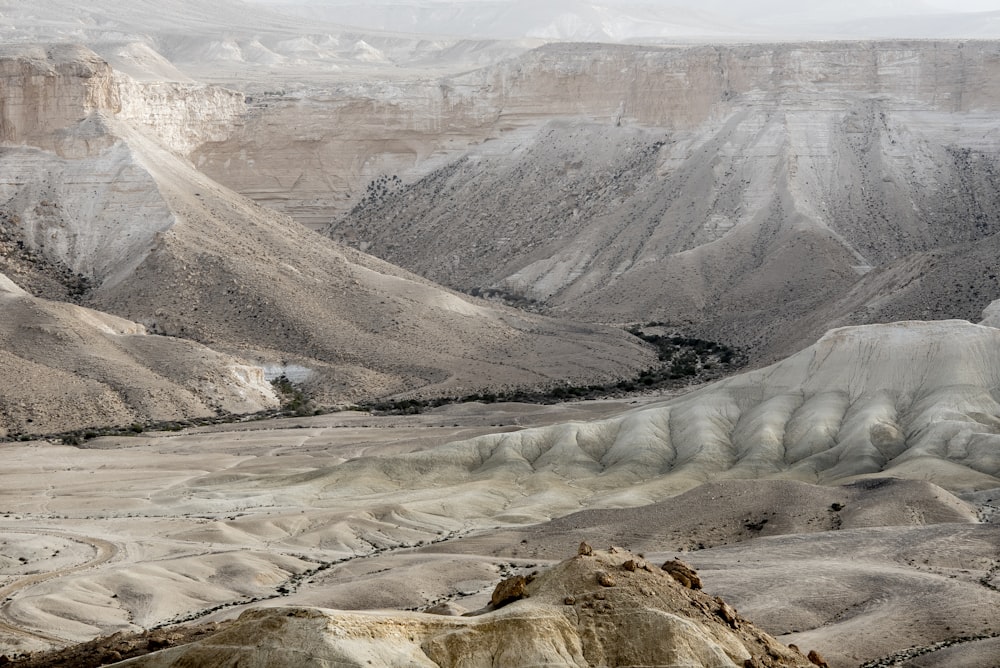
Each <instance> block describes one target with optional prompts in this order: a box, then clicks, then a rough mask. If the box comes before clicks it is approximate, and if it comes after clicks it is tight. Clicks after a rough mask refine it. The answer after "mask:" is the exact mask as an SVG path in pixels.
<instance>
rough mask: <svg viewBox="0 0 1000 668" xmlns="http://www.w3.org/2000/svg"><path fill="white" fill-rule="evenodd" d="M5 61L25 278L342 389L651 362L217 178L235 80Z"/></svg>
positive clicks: (477, 382)
mask: <svg viewBox="0 0 1000 668" xmlns="http://www.w3.org/2000/svg"><path fill="white" fill-rule="evenodd" d="M0 70H2V72H3V74H4V75H5V79H4V81H5V88H4V92H5V95H4V101H3V106H2V107H0V127H2V129H3V137H4V140H5V144H4V147H3V149H2V152H0V163H2V165H3V172H2V173H3V176H2V177H0V192H2V194H3V202H4V203H3V207H2V211H0V223H2V227H3V238H4V239H6V241H7V244H6V245H7V248H8V249H10V250H11V255H12V256H13V257H12V258H9V259H7V260H5V262H6V263H7V264H8V265H10V266H11V267H12V268H15V269H18V270H19V272H20V273H15V274H11V277H12V278H13V279H15V280H16V279H17V277H18V276H21V275H23V276H25V283H26V285H28V286H29V287H30V286H31V285H35V284H37V285H39V286H41V287H44V288H46V289H48V290H50V291H54V292H56V293H58V290H57V289H56V288H54V287H52V286H53V285H54V284H58V283H59V279H60V277H64V278H65V277H69V278H70V279H71V283H72V288H73V291H75V292H74V293H75V294H76V296H77V298H79V299H81V300H82V302H83V303H86V304H87V305H89V306H92V307H94V308H98V309H100V310H103V311H106V312H110V313H115V314H118V315H120V316H123V317H126V318H129V319H131V320H133V321H137V322H140V323H142V324H143V325H144V326H146V327H147V328H148V329H149V330H150V331H152V332H155V333H161V334H167V335H171V336H180V337H183V338H187V339H194V340H197V341H200V342H202V343H204V344H207V345H211V346H212V347H213V348H215V349H217V350H225V351H228V352H231V353H235V354H238V355H240V356H241V357H243V358H246V359H250V360H252V361H253V362H254V363H255V364H257V365H258V366H260V365H269V366H271V367H276V368H282V367H285V366H287V365H288V364H292V363H294V364H295V365H297V368H298V369H299V376H300V378H299V380H302V381H308V380H312V381H314V384H315V385H316V387H317V393H318V395H319V396H321V397H323V398H324V399H326V400H331V401H335V400H344V399H350V398H353V397H360V396H372V395H379V394H387V393H393V392H399V391H403V390H407V389H415V388H418V387H425V386H434V387H436V388H438V389H441V388H450V390H452V391H454V390H458V391H461V390H460V388H472V387H476V386H482V385H484V384H488V385H494V386H495V385H501V384H507V383H510V384H538V383H546V382H549V381H552V380H555V379H564V378H565V379H577V380H584V379H587V378H596V377H601V376H605V377H609V376H611V377H613V376H617V375H618V374H630V373H632V370H634V369H636V368H640V367H642V366H645V365H648V364H649V363H650V361H651V359H652V355H651V353H650V352H648V351H647V350H645V349H644V348H642V347H641V346H640V345H639V342H638V341H637V340H635V339H633V338H632V337H630V336H629V335H627V334H626V333H624V332H621V331H617V330H614V329H611V328H601V327H592V326H586V325H576V324H572V323H563V322H560V321H555V320H550V319H546V318H541V317H538V316H532V315H527V314H524V313H520V312H517V311H514V310H510V309H503V308H495V307H494V306H491V305H489V304H487V303H484V302H476V301H473V300H470V299H468V298H465V297H462V296H459V295H457V294H455V293H452V292H449V291H447V290H444V289H442V288H439V287H437V286H435V285H434V284H432V283H430V282H429V281H427V280H425V279H422V278H419V277H417V276H414V275H413V274H410V273H408V272H406V271H404V270H400V269H397V268H395V267H392V266H391V265H388V264H386V263H385V262H382V261H380V260H376V259H374V258H372V257H370V256H366V255H364V254H362V253H359V252H357V251H354V250H351V249H349V248H345V247H343V246H340V245H338V244H336V243H333V242H330V241H329V240H326V239H323V238H321V237H319V236H318V235H316V234H314V233H312V232H309V231H308V230H306V229H304V228H302V227H301V226H299V225H298V224H296V223H294V222H293V221H291V220H289V219H288V218H286V217H284V216H282V215H280V214H277V213H275V212H273V211H270V210H267V209H264V208H261V207H259V206H256V205H254V204H253V203H251V202H249V201H248V200H246V199H244V198H242V197H240V196H238V195H235V194H234V193H232V192H231V191H228V190H226V189H225V188H223V187H221V186H219V185H218V184H216V183H214V182H212V181H211V180H210V179H208V178H207V177H205V176H204V175H203V174H201V173H200V172H198V171H197V170H195V169H194V167H193V166H192V165H191V163H190V162H189V161H188V160H187V159H186V158H185V157H184V155H185V153H186V152H187V151H190V150H191V148H192V147H193V146H195V145H197V144H198V143H199V142H200V141H209V140H212V139H213V138H218V137H219V136H220V134H221V133H225V132H226V131H227V129H228V128H230V127H231V126H232V124H234V123H238V118H239V115H240V113H241V112H242V111H243V98H242V96H241V95H239V94H236V93H233V92H231V91H226V90H222V89H218V88H213V87H208V86H204V85H197V84H189V83H177V84H161V83H151V84H142V83H137V82H135V81H133V80H131V79H129V78H127V77H124V76H123V75H120V74H117V73H115V72H114V71H113V70H112V69H111V68H110V67H109V66H108V65H107V64H106V63H105V62H104V61H103V60H101V59H100V58H99V57H97V56H96V55H95V54H93V53H92V52H89V51H87V50H86V49H83V48H82V47H72V46H55V47H49V48H42V47H8V48H7V50H6V52H5V56H4V57H3V58H2V59H0ZM42 110H47V112H46V113H44V114H43V113H40V112H41V111H42ZM70 291H71V290H69V289H67V291H66V292H67V293H68V292H70ZM81 292H82V293H85V294H83V296H82V297H81V295H80V294H79V293H81ZM54 296H58V295H54Z"/></svg>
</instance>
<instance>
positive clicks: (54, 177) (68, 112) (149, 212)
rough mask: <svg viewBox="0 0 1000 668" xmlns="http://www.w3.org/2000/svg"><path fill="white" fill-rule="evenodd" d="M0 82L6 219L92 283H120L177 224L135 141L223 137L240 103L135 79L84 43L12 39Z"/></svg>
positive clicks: (209, 89)
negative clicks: (30, 43) (17, 43)
mask: <svg viewBox="0 0 1000 668" xmlns="http://www.w3.org/2000/svg"><path fill="white" fill-rule="evenodd" d="M0 83H2V94H0V138H2V141H3V142H4V143H5V144H6V145H7V147H6V148H5V149H4V150H3V151H2V153H0V165H2V167H3V169H2V171H0V195H2V197H3V200H4V201H5V202H6V204H5V206H4V209H5V210H4V213H5V214H6V215H5V216H4V218H5V222H7V224H9V225H11V226H12V227H13V228H14V229H12V230H11V233H12V234H14V235H15V236H18V237H20V238H21V239H22V241H23V242H24V243H26V244H27V245H28V247H29V248H30V249H31V250H33V251H34V252H37V253H39V254H41V255H43V256H44V257H46V258H48V260H49V261H51V262H54V263H57V264H60V265H64V266H66V267H68V268H69V269H70V270H71V271H72V272H74V273H78V274H82V275H84V276H86V277H88V278H89V279H91V280H93V281H95V282H96V283H99V284H101V283H108V282H111V283H113V282H115V281H117V280H121V279H122V278H123V277H124V276H125V275H127V273H128V272H129V271H131V270H132V269H133V268H134V267H135V266H136V265H137V264H138V263H139V262H140V261H141V260H142V258H143V257H144V256H145V254H146V253H148V252H149V250H150V249H151V248H152V247H153V245H154V242H155V238H156V235H157V234H160V233H163V232H164V231H166V230H168V229H169V228H170V227H172V226H173V225H174V223H175V222H176V217H175V215H174V214H173V212H171V211H169V209H168V207H167V206H166V205H165V204H164V202H163V200H162V198H161V197H160V195H159V192H158V189H157V186H156V184H155V179H154V177H153V176H152V175H151V173H150V172H149V169H148V165H146V164H144V163H143V161H142V160H141V158H139V157H138V156H137V154H136V151H135V150H134V148H133V144H134V142H135V141H140V140H141V137H139V136H138V135H146V137H148V138H149V139H150V140H151V141H153V142H155V143H157V144H160V145H162V146H165V147H166V148H168V149H169V150H171V151H173V152H174V153H176V154H178V155H186V154H187V153H188V152H190V151H191V149H192V148H194V147H195V146H197V145H198V144H200V143H202V142H205V141H218V140H221V139H223V138H225V137H226V136H227V135H228V134H229V132H230V131H231V129H232V128H233V127H234V124H236V123H238V118H239V117H240V115H241V114H242V113H243V111H244V102H243V96H242V95H241V94H239V93H236V92H234V91H229V90H225V89H222V88H219V87H215V86H204V85H197V84H186V83H150V82H144V83H139V82H135V81H133V80H131V79H130V78H128V77H127V76H125V75H122V74H120V73H117V72H115V71H113V70H112V68H111V67H110V66H109V65H108V64H107V63H106V62H104V61H103V60H102V59H101V58H99V57H98V56H97V55H95V54H94V53H92V52H91V51H89V50H87V49H84V48H82V47H72V46H52V47H47V48H42V47H8V48H7V49H5V50H4V51H2V52H0ZM129 135H131V136H132V140H128V139H126V137H127V136H129Z"/></svg>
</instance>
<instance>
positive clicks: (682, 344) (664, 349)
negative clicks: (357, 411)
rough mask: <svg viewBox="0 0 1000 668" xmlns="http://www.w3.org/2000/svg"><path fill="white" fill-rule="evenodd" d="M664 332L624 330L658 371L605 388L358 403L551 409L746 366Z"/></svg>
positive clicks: (376, 408) (379, 408) (382, 409)
mask: <svg viewBox="0 0 1000 668" xmlns="http://www.w3.org/2000/svg"><path fill="white" fill-rule="evenodd" d="M665 327H666V325H665V323H662V322H650V323H646V324H645V325H633V326H631V327H628V328H627V331H628V332H629V333H630V334H632V335H633V336H636V337H638V338H640V339H642V340H643V341H645V342H646V343H649V344H651V345H653V346H654V347H655V348H656V350H657V357H658V359H659V365H657V366H655V367H650V368H648V369H645V370H643V371H641V372H640V373H639V374H638V375H637V376H635V377H634V378H629V379H622V380H619V381H617V382H613V383H605V384H591V385H557V386H551V387H546V388H541V389H523V388H515V389H511V390H501V391H496V392H488V391H483V392H477V393H475V394H468V395H464V396H460V397H434V398H431V399H414V398H409V399H386V400H382V401H375V402H368V403H364V404H362V406H361V407H362V408H364V409H365V410H368V411H371V412H372V413H378V414H388V415H412V414H416V413H421V412H423V411H424V410H426V409H428V408H438V407H440V406H445V405H449V404H457V403H468V402H473V401H479V402H482V403H487V404H492V403H497V402H519V403H529V404H555V403H560V402H564V401H579V400H583V399H603V398H620V397H627V396H631V395H635V394H641V393H644V392H649V391H657V390H676V389H679V388H682V387H686V386H689V385H694V384H699V383H704V382H708V381H711V380H716V379H718V378H722V377H724V376H728V375H730V374H732V373H734V372H736V371H737V370H739V369H740V368H742V367H743V366H744V365H746V355H744V354H743V353H742V352H740V351H739V350H737V349H735V348H732V347H730V346H727V345H724V344H721V343H715V342H714V341H706V340H704V339H698V338H693V337H688V336H680V335H677V334H673V333H655V330H664V328H665Z"/></svg>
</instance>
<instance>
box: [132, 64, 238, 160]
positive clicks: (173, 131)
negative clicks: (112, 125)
mask: <svg viewBox="0 0 1000 668" xmlns="http://www.w3.org/2000/svg"><path fill="white" fill-rule="evenodd" d="M116 82H117V84H118V91H119V97H120V98H121V110H120V113H119V114H118V118H119V119H121V120H123V121H125V122H127V123H130V124H131V125H133V126H135V127H137V128H140V129H142V130H145V131H147V132H149V133H150V134H152V135H153V136H155V137H156V138H157V139H158V140H159V141H160V142H161V143H162V144H163V145H164V146H166V147H168V148H170V149H171V150H172V151H175V152H176V153H179V154H181V155H187V154H188V153H190V152H191V150H192V149H194V148H196V147H197V146H199V145H201V144H203V143H205V142H217V141H223V140H225V139H226V138H227V137H229V135H230V134H232V132H233V131H234V129H235V128H237V127H238V126H240V125H241V123H242V116H243V114H244V113H245V112H246V104H245V103H244V98H243V94H242V93H239V92H236V91H232V90H228V89H225V88H221V87H219V86H207V85H203V84H192V83H179V82H137V81H134V80H132V79H130V78H129V77H127V76H124V75H121V74H118V75H117V76H116Z"/></svg>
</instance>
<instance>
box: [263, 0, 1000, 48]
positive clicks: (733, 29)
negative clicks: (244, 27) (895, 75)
mask: <svg viewBox="0 0 1000 668" xmlns="http://www.w3.org/2000/svg"><path fill="white" fill-rule="evenodd" d="M250 1H251V2H260V3H266V4H270V5H272V6H279V7H280V8H281V9H282V10H283V11H288V12H293V13H296V14H300V15H303V16H307V17H313V18H317V19H324V20H329V21H332V22H334V23H339V24H343V25H353V26H358V27H365V28H370V29H382V30H392V31H400V32H417V33H432V34H448V35H470V36H487V37H506V38H510V37H521V36H529V37H544V38H555V39H574V38H576V39H590V38H597V39H602V36H603V37H606V38H608V39H610V40H612V41H617V40H627V39H633V38H639V37H655V36H660V37H663V36H670V35H674V36H685V35H687V36H692V35H713V34H714V35H729V36H737V35H747V36H750V37H762V36H779V37H780V36H790V37H791V36H813V37H819V38H828V37H830V38H834V37H848V38H851V37H858V38H868V37H993V36H995V34H997V35H1000V0H250ZM974 12H990V13H989V14H986V15H983V16H982V17H979V16H974V15H973V13H974ZM942 14H950V15H951V16H950V17H946V16H942Z"/></svg>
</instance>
